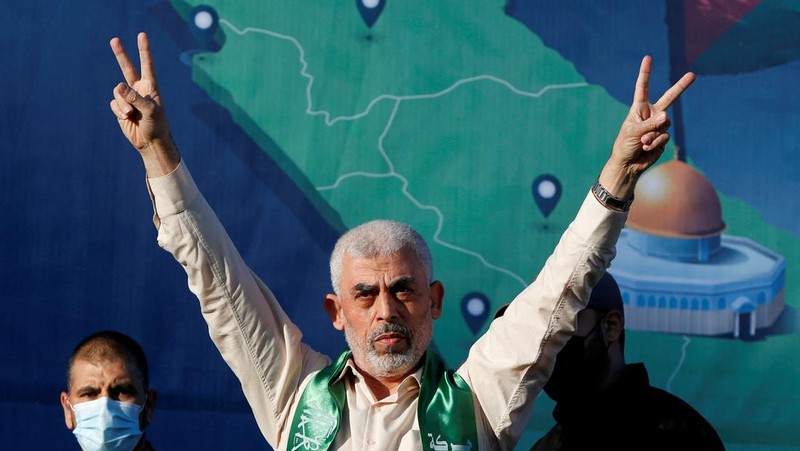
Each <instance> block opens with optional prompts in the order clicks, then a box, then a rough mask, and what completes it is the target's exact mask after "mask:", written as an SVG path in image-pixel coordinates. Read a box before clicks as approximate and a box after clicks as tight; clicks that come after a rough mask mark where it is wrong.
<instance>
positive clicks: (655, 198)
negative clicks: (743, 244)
mask: <svg viewBox="0 0 800 451" xmlns="http://www.w3.org/2000/svg"><path fill="white" fill-rule="evenodd" d="M635 199H636V201H635V202H634V203H633V206H632V207H631V211H630V213H629V216H628V222H627V226H628V227H630V228H632V229H634V230H638V231H641V232H644V233H647V234H650V235H656V236H663V237H674V238H700V237H707V236H711V235H718V234H720V233H722V232H723V231H724V230H725V223H724V222H723V221H722V207H721V206H720V202H719V197H718V196H717V193H716V190H714V187H713V186H712V185H711V183H710V182H709V181H708V179H706V178H705V176H703V174H701V173H700V172H698V171H697V170H696V169H694V168H692V167H691V166H689V165H688V164H686V163H685V162H683V161H679V160H677V159H676V160H672V161H669V162H666V163H663V164H661V165H659V166H656V167H654V168H652V169H651V170H650V171H649V172H646V173H645V174H644V175H643V176H642V178H641V180H639V183H638V184H637V186H636V192H635Z"/></svg>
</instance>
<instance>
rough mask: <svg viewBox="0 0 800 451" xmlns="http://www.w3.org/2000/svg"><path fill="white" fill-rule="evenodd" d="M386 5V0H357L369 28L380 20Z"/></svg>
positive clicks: (357, 5) (359, 9)
mask: <svg viewBox="0 0 800 451" xmlns="http://www.w3.org/2000/svg"><path fill="white" fill-rule="evenodd" d="M385 6H386V0H356V7H357V8H358V12H359V13H360V14H361V18H362V19H364V23H366V24H367V27H369V28H372V25H373V24H374V23H375V21H376V20H378V17H380V15H381V12H382V11H383V8H384V7H385Z"/></svg>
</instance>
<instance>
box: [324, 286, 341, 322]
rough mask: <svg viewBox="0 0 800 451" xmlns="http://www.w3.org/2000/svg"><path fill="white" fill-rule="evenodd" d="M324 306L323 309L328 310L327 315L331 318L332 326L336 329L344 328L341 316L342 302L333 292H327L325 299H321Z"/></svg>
mask: <svg viewBox="0 0 800 451" xmlns="http://www.w3.org/2000/svg"><path fill="white" fill-rule="evenodd" d="M323 303H324V306H325V311H326V312H328V316H330V318H331V323H333V327H335V328H336V329H337V330H344V318H343V317H342V304H341V302H339V297H338V296H336V295H335V294H327V295H325V300H324V301H323Z"/></svg>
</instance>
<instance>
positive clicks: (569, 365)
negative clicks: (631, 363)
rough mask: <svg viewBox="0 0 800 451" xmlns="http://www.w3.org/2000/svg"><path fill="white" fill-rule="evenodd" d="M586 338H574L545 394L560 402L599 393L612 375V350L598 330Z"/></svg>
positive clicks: (570, 341)
mask: <svg viewBox="0 0 800 451" xmlns="http://www.w3.org/2000/svg"><path fill="white" fill-rule="evenodd" d="M600 321H601V319H598V321H597V323H596V324H595V325H594V327H593V328H592V330H591V332H589V334H588V335H586V336H585V337H572V338H570V340H569V341H568V342H567V344H566V345H565V346H564V348H563V349H562V350H561V351H560V352H559V353H558V356H556V365H555V368H554V369H553V374H552V376H550V380H548V381H547V384H545V386H544V391H545V393H547V395H548V396H550V398H552V399H553V400H554V401H556V402H562V401H571V400H576V399H580V398H583V397H587V396H589V395H591V394H592V393H593V392H596V391H597V390H598V389H599V388H600V386H601V384H602V382H603V379H604V378H605V376H606V373H607V372H608V368H609V366H610V361H609V358H608V346H606V345H605V343H604V342H603V335H602V332H601V331H600V328H599V327H598V326H599V325H600Z"/></svg>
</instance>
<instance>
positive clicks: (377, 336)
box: [326, 249, 444, 377]
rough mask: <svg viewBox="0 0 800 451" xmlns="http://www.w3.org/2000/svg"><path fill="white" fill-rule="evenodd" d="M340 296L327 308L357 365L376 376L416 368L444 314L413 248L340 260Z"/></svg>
mask: <svg viewBox="0 0 800 451" xmlns="http://www.w3.org/2000/svg"><path fill="white" fill-rule="evenodd" d="M340 293H341V296H340V297H337V296H335V295H329V296H328V298H327V299H326V309H327V310H328V313H329V314H330V315H331V319H332V320H333V324H334V326H335V327H336V328H337V329H339V330H344V332H345V338H346V339H347V343H348V345H349V346H350V348H351V349H352V351H353V358H354V359H355V362H356V365H358V366H359V368H361V369H362V370H364V371H366V372H367V373H369V374H370V375H372V376H375V377H398V376H403V375H406V374H408V373H410V372H411V371H412V370H413V369H414V368H415V367H416V365H417V363H419V361H420V359H421V358H422V355H423V354H424V352H425V350H426V349H427V348H428V345H429V344H430V342H431V337H432V335H433V320H434V319H438V318H439V317H440V316H441V313H442V298H443V296H444V289H443V288H442V285H441V283H439V282H433V283H431V284H428V281H427V277H426V276H425V273H424V272H423V270H422V267H421V265H420V264H419V261H418V259H417V256H416V254H415V253H414V251H413V250H411V249H403V250H402V251H401V252H399V253H397V254H393V255H389V256H378V257H374V258H356V257H353V256H351V255H349V254H346V255H345V256H344V261H343V265H342V284H341V287H340Z"/></svg>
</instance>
